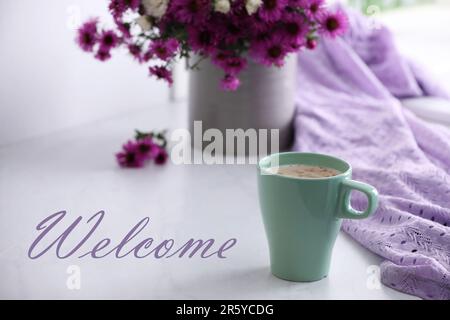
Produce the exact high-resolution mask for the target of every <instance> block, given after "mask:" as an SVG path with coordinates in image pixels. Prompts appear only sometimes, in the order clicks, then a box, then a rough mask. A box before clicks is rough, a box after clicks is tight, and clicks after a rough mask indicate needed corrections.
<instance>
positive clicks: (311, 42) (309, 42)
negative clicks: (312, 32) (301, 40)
mask: <svg viewBox="0 0 450 320" xmlns="http://www.w3.org/2000/svg"><path fill="white" fill-rule="evenodd" d="M316 47H317V40H316V39H308V40H307V41H306V48H308V49H309V50H314V49H315V48H316Z"/></svg>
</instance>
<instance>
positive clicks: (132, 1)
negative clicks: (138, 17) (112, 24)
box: [109, 0, 141, 18]
mask: <svg viewBox="0 0 450 320" xmlns="http://www.w3.org/2000/svg"><path fill="white" fill-rule="evenodd" d="M140 4H141V0H110V3H109V11H111V14H112V15H113V17H114V18H121V17H122V16H123V14H124V13H125V11H127V10H128V9H131V10H133V11H137V10H138V9H139V5H140Z"/></svg>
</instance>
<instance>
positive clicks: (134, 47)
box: [128, 44, 144, 62]
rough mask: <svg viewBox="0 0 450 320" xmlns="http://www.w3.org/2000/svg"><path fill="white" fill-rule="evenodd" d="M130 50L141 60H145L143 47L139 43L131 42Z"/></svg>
mask: <svg viewBox="0 0 450 320" xmlns="http://www.w3.org/2000/svg"><path fill="white" fill-rule="evenodd" d="M128 51H129V52H130V54H131V55H132V56H133V57H134V58H135V59H136V60H137V61H139V62H143V60H144V59H143V56H142V47H141V46H138V45H137V44H129V45H128Z"/></svg>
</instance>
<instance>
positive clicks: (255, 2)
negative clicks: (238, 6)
mask: <svg viewBox="0 0 450 320" xmlns="http://www.w3.org/2000/svg"><path fill="white" fill-rule="evenodd" d="M262 4H263V2H262V0H246V1H245V9H247V12H248V14H249V15H252V14H254V13H255V12H256V11H258V9H259V7H260V6H261V5H262Z"/></svg>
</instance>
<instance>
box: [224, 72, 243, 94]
mask: <svg viewBox="0 0 450 320" xmlns="http://www.w3.org/2000/svg"><path fill="white" fill-rule="evenodd" d="M240 85H241V81H240V80H239V79H238V78H237V77H236V76H233V75H231V74H227V75H225V77H224V78H223V79H222V81H221V82H220V87H221V88H222V90H225V91H236V89H237V88H239V86H240Z"/></svg>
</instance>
